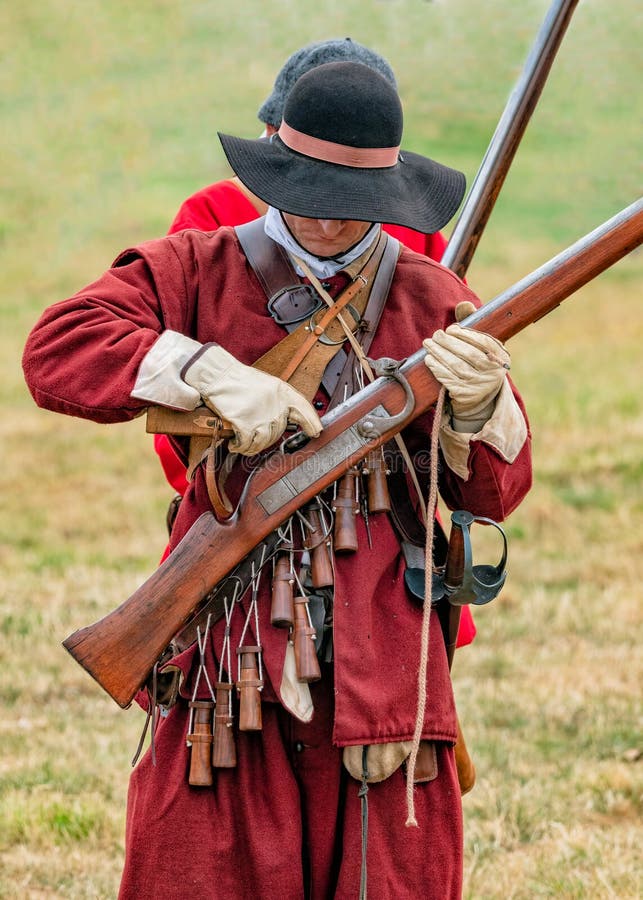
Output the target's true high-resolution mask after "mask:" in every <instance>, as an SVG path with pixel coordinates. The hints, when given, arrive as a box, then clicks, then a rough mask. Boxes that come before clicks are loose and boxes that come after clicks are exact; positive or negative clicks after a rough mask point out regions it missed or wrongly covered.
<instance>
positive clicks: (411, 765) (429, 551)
mask: <svg viewBox="0 0 643 900" xmlns="http://www.w3.org/2000/svg"><path fill="white" fill-rule="evenodd" d="M445 394H446V389H445V388H444V387H441V388H440V393H439V395H438V399H437V403H436V404H435V412H434V418H433V427H432V428H431V471H430V475H429V497H428V500H427V504H426V505H427V512H428V513H429V514H428V516H427V522H426V545H425V554H424V555H425V566H424V607H423V610H422V633H421V642H420V668H419V672H418V704H417V713H416V716H415V732H414V734H413V745H412V748H411V754H410V756H409V761H408V763H407V767H406V811H407V817H406V822H405V825H406V827H407V828H408V827H410V826H415V827H416V828H417V827H418V823H417V819H416V818H415V802H414V798H413V783H414V780H415V765H416V763H417V757H418V751H419V749H420V741H421V740H422V727H423V725H424V712H425V709H426V673H427V669H428V665H429V637H430V623H431V601H432V576H433V566H432V563H431V561H432V559H433V532H434V523H435V509H436V506H437V502H438V435H439V432H440V422H441V420H442V409H443V406H444V397H445Z"/></svg>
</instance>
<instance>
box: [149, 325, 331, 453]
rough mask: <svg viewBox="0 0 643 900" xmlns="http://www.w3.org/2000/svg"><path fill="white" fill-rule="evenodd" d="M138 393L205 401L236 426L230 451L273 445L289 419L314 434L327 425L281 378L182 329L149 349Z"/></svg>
mask: <svg viewBox="0 0 643 900" xmlns="http://www.w3.org/2000/svg"><path fill="white" fill-rule="evenodd" d="M132 396H134V397H138V398H140V399H143V400H149V401H151V402H153V403H160V404H162V405H164V406H171V407H173V408H176V409H194V408H195V407H196V406H198V404H199V403H200V402H201V401H202V400H203V401H204V402H205V403H206V404H207V406H209V407H210V409H211V410H212V411H213V412H215V413H216V414H217V415H218V416H220V417H221V418H222V419H224V420H225V421H226V423H227V424H229V425H230V426H231V427H232V429H233V431H234V435H235V436H234V438H233V439H232V440H231V441H230V442H229V444H228V446H229V448H230V450H232V451H233V452H235V453H242V454H244V455H245V456H252V455H253V454H255V453H259V452H260V451H261V450H264V449H265V448H266V447H269V446H270V445H271V444H273V443H274V442H275V441H276V440H277V439H278V438H279V437H280V436H281V435H282V434H283V432H284V431H285V429H286V425H287V424H288V422H293V423H295V424H296V425H299V426H300V427H301V428H302V429H303V431H304V432H305V433H306V434H307V435H308V436H309V437H316V436H317V435H318V434H319V433H320V432H321V430H322V424H321V421H320V419H319V416H318V415H317V413H316V412H315V410H314V408H313V407H312V405H311V404H310V403H309V402H308V400H306V398H305V397H304V396H303V395H302V394H300V393H299V391H296V390H295V389H294V388H293V387H291V386H290V385H289V384H287V383H286V382H285V381H282V380H281V378H276V377H275V376H274V375H269V374H267V373H266V372H262V371H261V370H260V369H255V368H254V367H253V366H247V365H245V364H244V363H241V362H239V360H238V359H236V358H235V357H234V356H233V355H232V354H231V353H228V351H227V350H225V349H224V348H223V347H221V346H219V345H218V344H200V343H199V342H198V341H195V340H192V338H188V337H186V336H185V335H183V334H179V333H178V332H176V331H165V332H163V334H162V335H161V336H160V337H159V339H158V340H157V341H156V343H155V344H154V345H153V347H152V348H151V350H150V351H149V352H148V353H147V355H146V356H145V358H144V360H143V362H142V364H141V366H140V369H139V375H138V378H137V382H136V386H135V388H134V391H132Z"/></svg>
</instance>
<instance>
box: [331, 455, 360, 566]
mask: <svg viewBox="0 0 643 900" xmlns="http://www.w3.org/2000/svg"><path fill="white" fill-rule="evenodd" d="M358 478H359V470H358V469H357V468H355V467H354V466H353V467H352V468H350V469H349V470H348V471H347V472H346V474H345V475H343V476H342V477H341V478H340V479H339V481H338V482H337V495H336V497H335V499H334V500H333V512H334V513H335V528H334V532H333V547H334V549H335V552H336V553H354V552H355V551H356V550H357V549H358V543H357V526H356V523H355V516H356V514H357V513H358V512H359V501H358V499H357V479H358Z"/></svg>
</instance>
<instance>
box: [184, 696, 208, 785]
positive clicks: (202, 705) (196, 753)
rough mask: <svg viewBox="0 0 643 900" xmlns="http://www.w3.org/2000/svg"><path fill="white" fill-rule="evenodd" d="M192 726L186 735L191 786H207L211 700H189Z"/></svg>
mask: <svg viewBox="0 0 643 900" xmlns="http://www.w3.org/2000/svg"><path fill="white" fill-rule="evenodd" d="M188 705H189V707H190V716H191V718H192V727H191V729H190V734H188V736H187V741H188V744H189V745H190V774H189V776H188V782H189V784H191V785H192V786H193V787H209V786H210V785H211V784H212V783H213V778H212V711H213V710H214V703H213V702H212V700H190V702H189V704H188Z"/></svg>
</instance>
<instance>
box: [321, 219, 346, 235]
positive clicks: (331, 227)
mask: <svg viewBox="0 0 643 900" xmlns="http://www.w3.org/2000/svg"><path fill="white" fill-rule="evenodd" d="M317 223H318V224H319V228H320V230H321V231H322V232H323V234H325V235H326V237H335V236H336V235H338V234H339V232H340V231H341V230H342V227H343V225H344V223H343V221H342V220H341V219H317Z"/></svg>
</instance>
